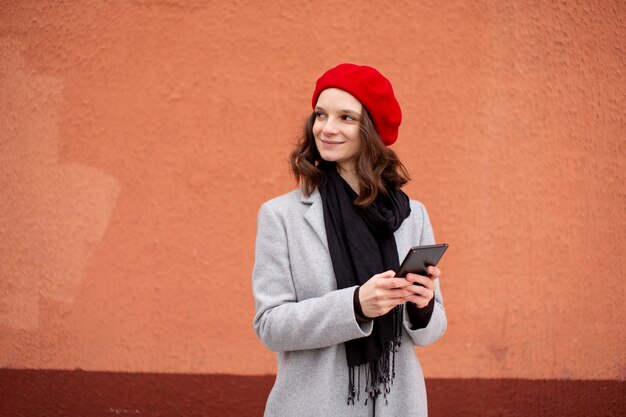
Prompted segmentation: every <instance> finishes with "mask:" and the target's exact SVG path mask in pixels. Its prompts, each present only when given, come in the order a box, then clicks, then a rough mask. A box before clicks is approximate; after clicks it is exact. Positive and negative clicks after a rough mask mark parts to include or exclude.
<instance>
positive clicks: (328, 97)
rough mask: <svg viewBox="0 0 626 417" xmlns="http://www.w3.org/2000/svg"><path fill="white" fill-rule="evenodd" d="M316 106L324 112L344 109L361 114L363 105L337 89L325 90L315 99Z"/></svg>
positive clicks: (345, 92) (350, 95)
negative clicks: (324, 110)
mask: <svg viewBox="0 0 626 417" xmlns="http://www.w3.org/2000/svg"><path fill="white" fill-rule="evenodd" d="M316 106H319V107H322V108H324V109H326V110H332V109H335V108H336V109H344V110H352V111H356V112H361V109H362V108H363V105H362V104H361V102H360V101H359V100H357V98H356V97H354V96H353V95H352V94H350V93H348V92H347V91H344V90H340V89H339V88H327V89H326V90H324V91H322V92H321V93H320V95H319V97H318V98H317V103H316Z"/></svg>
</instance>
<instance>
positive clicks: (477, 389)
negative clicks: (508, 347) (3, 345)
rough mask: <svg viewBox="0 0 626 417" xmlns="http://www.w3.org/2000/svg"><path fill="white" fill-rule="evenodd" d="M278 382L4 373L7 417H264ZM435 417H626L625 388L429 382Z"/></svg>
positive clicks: (2, 403)
mask: <svg viewBox="0 0 626 417" xmlns="http://www.w3.org/2000/svg"><path fill="white" fill-rule="evenodd" d="M273 382H274V376H235V375H189V374H139V373H117V372H85V371H80V370H77V371H54V370H18V369H0V416H3V417H4V416H84V417H90V416H98V417H102V416H220V417H231V416H233V417H234V416H261V415H262V414H263V406H264V404H265V399H266V398H267V394H268V392H269V390H270V389H271V387H272V383H273ZM427 389H428V399H429V410H430V416H431V417H452V416H454V417H465V416H468V417H469V416H481V417H482V416H486V417H490V416H493V417H495V416H512V417H518V416H519V417H522V416H524V417H526V416H533V417H543V416H581V417H583V416H584V417H593V416H598V417H600V416H602V417H609V416H611V417H613V416H615V417H618V416H620V417H622V416H625V415H626V383H625V382H624V381H570V380H527V379H428V380H427Z"/></svg>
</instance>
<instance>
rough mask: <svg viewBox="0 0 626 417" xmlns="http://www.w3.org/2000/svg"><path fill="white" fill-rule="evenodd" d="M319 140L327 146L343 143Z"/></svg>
mask: <svg viewBox="0 0 626 417" xmlns="http://www.w3.org/2000/svg"><path fill="white" fill-rule="evenodd" d="M320 140H321V141H322V143H325V144H327V145H340V144H342V143H343V142H335V141H332V140H324V139H320Z"/></svg>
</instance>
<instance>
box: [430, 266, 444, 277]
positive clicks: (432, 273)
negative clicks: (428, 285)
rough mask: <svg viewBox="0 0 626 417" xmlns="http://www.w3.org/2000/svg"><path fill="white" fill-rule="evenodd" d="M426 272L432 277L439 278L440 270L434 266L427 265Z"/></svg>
mask: <svg viewBox="0 0 626 417" xmlns="http://www.w3.org/2000/svg"><path fill="white" fill-rule="evenodd" d="M427 272H428V275H429V276H431V277H432V278H439V275H441V270H440V269H439V268H437V267H436V266H429V267H428V269H427Z"/></svg>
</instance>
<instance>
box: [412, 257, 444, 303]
mask: <svg viewBox="0 0 626 417" xmlns="http://www.w3.org/2000/svg"><path fill="white" fill-rule="evenodd" d="M427 271H428V276H427V277H426V276H424V275H417V274H411V273H409V274H407V275H406V278H405V279H406V280H407V281H409V282H412V283H414V284H420V285H409V286H408V287H404V289H405V290H407V291H410V292H411V293H412V294H411V295H409V296H408V297H406V301H410V302H412V303H414V304H415V305H416V306H417V307H418V308H423V307H426V306H427V305H428V303H429V302H430V300H432V298H433V297H434V296H435V279H436V278H439V275H441V271H440V270H439V268H437V267H436V266H429V267H428V270H427Z"/></svg>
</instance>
